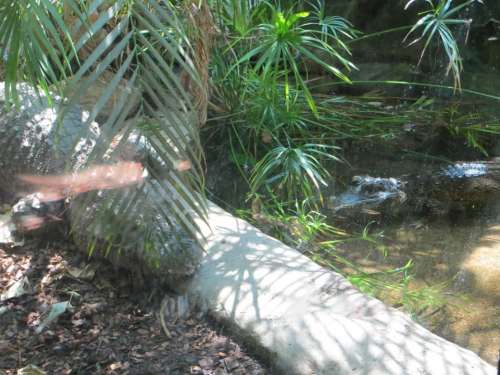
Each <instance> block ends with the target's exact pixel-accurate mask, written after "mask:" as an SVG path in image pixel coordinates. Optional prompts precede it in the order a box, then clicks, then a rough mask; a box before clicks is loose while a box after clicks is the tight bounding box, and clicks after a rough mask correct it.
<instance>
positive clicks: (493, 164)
mask: <svg viewBox="0 0 500 375" xmlns="http://www.w3.org/2000/svg"><path fill="white" fill-rule="evenodd" d="M499 197H500V159H497V158H495V159H492V160H489V161H470V162H464V161H459V162H455V163H452V164H449V165H446V166H444V167H440V168H437V169H435V170H431V171H428V172H426V173H420V174H414V175H406V176H401V177H390V178H383V177H372V176H354V177H353V179H352V183H351V185H350V186H349V187H348V188H347V189H346V190H345V191H344V192H342V193H341V194H338V195H336V196H333V197H331V198H330V200H329V203H328V208H329V209H330V210H331V211H332V212H333V215H334V216H336V217H339V218H342V217H343V218H345V217H349V218H351V219H352V218H358V219H359V218H363V219H366V218H367V217H370V216H372V217H373V216H375V217H391V218H394V217H400V216H403V215H408V214H414V215H429V216H433V217H437V216H443V215H448V214H451V213H456V212H471V211H470V210H471V209H472V210H474V209H480V208H484V207H485V206H487V205H490V203H492V202H494V201H495V200H497V199H498V198H499ZM490 206H491V205H490Z"/></svg>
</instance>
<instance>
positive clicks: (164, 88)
mask: <svg viewBox="0 0 500 375" xmlns="http://www.w3.org/2000/svg"><path fill="white" fill-rule="evenodd" d="M52 3H53V2H52V1H51V0H21V1H15V0H12V1H6V2H2V4H1V5H0V31H3V32H2V33H1V34H0V46H3V50H2V52H3V53H5V54H6V55H7V56H8V59H7V64H6V68H7V69H6V70H7V84H8V85H9V86H8V87H10V93H11V94H12V95H13V96H15V83H16V81H17V80H19V79H20V78H26V79H27V80H28V81H29V82H31V83H32V84H33V85H35V86H37V87H40V86H41V87H42V88H44V89H45V90H46V91H47V92H48V91H49V90H48V88H49V87H50V86H51V85H53V84H57V83H60V82H64V94H65V95H64V96H65V97H66V98H67V100H66V101H65V102H64V103H63V105H62V106H61V108H60V111H59V113H60V116H61V118H62V117H64V115H65V113H66V112H67V109H68V108H70V107H71V106H73V105H74V104H78V103H80V102H81V100H82V98H85V97H86V96H87V95H89V93H90V92H91V91H92V90H93V89H94V88H95V87H96V86H97V83H98V82H99V81H102V80H105V81H106V82H107V84H106V86H105V88H104V89H103V90H102V91H101V92H99V93H98V95H97V97H96V99H95V103H94V105H93V107H92V108H91V109H90V111H89V112H90V116H89V118H88V119H87V124H90V123H91V122H92V121H94V120H95V119H97V118H101V119H104V120H103V121H102V124H101V134H100V137H99V142H98V144H97V146H96V147H94V148H93V150H92V153H91V154H90V156H89V158H88V160H87V164H88V165H90V164H95V163H102V162H105V160H107V159H109V158H111V159H113V158H116V157H117V155H119V153H120V151H121V150H122V149H124V148H125V147H126V145H127V144H130V142H131V140H130V139H131V138H130V136H131V135H134V134H135V138H134V139H136V140H137V142H139V143H138V145H139V147H140V148H143V150H142V151H145V152H147V153H150V154H151V155H153V156H152V157H151V158H150V159H149V160H148V161H147V162H146V165H145V168H146V171H147V173H148V175H149V177H148V178H146V179H145V182H144V186H142V187H138V188H129V189H122V190H121V191H119V192H115V193H106V194H104V198H102V197H101V198H97V197H96V195H93V194H88V196H87V197H85V199H84V200H83V202H82V204H80V205H78V206H79V207H83V208H86V207H90V206H92V204H95V203H96V202H98V205H99V212H102V213H103V214H102V215H111V216H113V217H114V218H115V219H114V225H110V229H109V231H108V232H107V233H105V234H104V235H103V234H102V233H101V235H102V236H104V237H105V238H106V239H107V240H108V242H110V243H111V244H114V245H118V247H119V245H123V244H124V243H126V241H127V238H128V236H127V233H124V232H128V231H130V226H131V225H132V224H130V223H136V222H137V220H136V217H137V215H140V217H141V220H142V223H141V225H146V226H147V225H151V228H153V227H155V225H156V227H158V226H157V222H158V220H161V221H162V222H164V223H167V224H168V225H169V226H170V227H171V228H174V229H175V227H177V226H180V227H181V228H182V230H183V232H184V233H187V234H188V235H190V236H192V237H199V235H200V230H199V228H198V227H197V226H196V224H195V221H196V220H195V217H202V218H204V217H205V214H206V212H205V201H204V197H203V195H202V192H203V179H202V177H201V176H202V165H201V163H202V155H201V146H200V140H199V137H198V131H197V129H196V125H195V124H196V123H195V122H194V121H193V119H194V118H195V117H196V116H194V115H193V106H192V104H191V100H190V96H189V95H188V93H187V92H186V90H185V89H184V88H183V87H182V85H181V83H180V81H179V78H178V77H179V72H180V71H181V70H184V71H185V72H186V73H187V74H188V75H189V76H190V77H191V80H192V81H193V82H195V83H196V82H197V75H196V70H195V68H194V64H193V63H192V61H191V59H190V56H193V55H194V53H193V51H192V49H191V47H190V44H189V40H188V39H187V37H186V32H185V31H184V30H183V28H182V23H181V21H180V20H179V19H178V18H177V15H176V14H177V11H176V9H175V8H174V7H173V5H172V4H171V3H170V2H169V1H166V0H161V1H158V0H146V1H132V0H127V1H120V0H118V1H112V2H110V1H108V0H94V1H93V2H92V3H91V4H90V5H89V6H88V7H87V9H85V8H84V7H81V4H80V3H79V2H78V1H75V0H69V1H68V4H65V5H68V7H69V10H70V12H72V14H73V15H74V16H76V18H77V22H76V23H75V24H74V25H73V27H71V28H70V27H69V26H68V25H66V24H65V23H64V22H63V21H62V18H61V17H62V16H61V11H60V9H57V8H56V7H55V6H54V5H53V4H52ZM65 3H66V2H65ZM67 9H68V8H67ZM97 11H99V12H98V13H97V14H99V16H98V17H96V12H97ZM33 19H36V20H37V21H38V22H33ZM12 20H14V21H12ZM29 23H31V25H29V27H26V28H25V29H23V30H21V29H22V27H24V26H26V25H27V24H29ZM102 35H105V37H104V38H103V37H102ZM72 36H73V37H74V36H77V38H78V40H77V41H74V40H72ZM50 47H51V48H52V50H51V49H50ZM86 48H87V49H88V50H91V51H92V52H91V53H90V54H89V55H88V56H85V57H84V58H83V59H82V58H81V56H80V53H79V52H80V51H82V50H83V49H86ZM44 51H48V52H47V53H46V56H45V58H43V56H42V55H43V52H44ZM74 66H76V69H72V67H74ZM20 75H22V76H20ZM122 87H125V89H124V90H122V91H121V92H119V95H117V91H120V90H121V89H122ZM117 96H118V99H117V100H113V98H116V97H117ZM110 103H112V104H113V105H112V108H111V110H107V111H106V113H103V112H104V109H105V108H106V107H109V104H110ZM61 123H62V122H61ZM144 124H147V125H148V127H147V128H146V127H143V128H141V127H140V125H144ZM117 139H119V142H118V144H116V140H117ZM182 160H185V161H187V160H189V161H190V164H191V165H192V168H191V169H190V170H189V171H180V170H177V169H176V163H178V162H179V161H182ZM152 196H154V199H156V201H154V202H152V201H151V199H153V198H152ZM96 199H97V201H96ZM127 202H128V204H127ZM75 207H76V206H75ZM73 217H74V218H78V215H73ZM103 217H104V216H99V215H98V216H97V217H96V218H95V220H94V222H93V223H91V224H89V223H87V222H85V220H86V219H87V217H86V216H85V215H84V214H82V215H81V218H82V225H85V226H87V227H89V228H90V230H91V229H92V228H97V227H98V226H99V225H102V220H103ZM120 223H121V224H120ZM123 223H129V224H128V225H123ZM77 226H78V225H77ZM117 227H119V229H117ZM144 233H145V232H144ZM171 234H172V233H153V234H151V236H149V235H148V236H147V237H149V238H143V239H142V240H143V241H149V240H151V238H152V237H155V238H156V240H157V241H158V243H157V244H164V245H165V249H157V251H158V252H159V253H164V252H165V251H171V250H169V249H168V248H167V247H168V241H160V239H161V238H163V237H166V236H170V235H171ZM145 243H146V242H144V243H143V246H142V248H143V249H144V248H146V247H147V246H146V244H145Z"/></svg>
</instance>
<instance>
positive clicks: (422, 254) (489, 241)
mask: <svg viewBox="0 0 500 375" xmlns="http://www.w3.org/2000/svg"><path fill="white" fill-rule="evenodd" d="M382 243H383V244H384V245H385V246H386V247H387V250H388V255H387V257H384V255H383V254H382V253H381V252H380V251H377V250H376V249H374V248H371V249H370V248H369V247H368V248H367V246H368V245H367V243H366V242H365V241H359V242H348V243H345V244H343V245H342V246H341V247H340V249H339V251H340V252H341V254H342V255H343V256H345V257H347V258H348V259H350V260H355V261H356V262H357V263H358V264H361V265H362V266H363V268H364V269H365V270H367V271H370V272H372V271H382V270H387V269H390V268H394V267H402V266H404V264H406V262H407V261H408V260H410V259H413V260H414V267H413V273H414V278H413V281H412V286H413V287H420V286H433V285H438V284H440V283H444V284H445V285H446V286H445V287H444V290H443V293H444V295H445V296H446V299H445V300H446V304H445V306H444V307H443V308H440V309H437V310H436V311H432V312H431V313H425V314H422V315H419V316H417V317H416V319H418V320H419V321H420V322H421V323H422V324H423V325H424V326H426V327H427V328H429V329H430V330H432V331H433V332H435V333H436V334H438V335H440V336H442V337H445V338H447V339H449V340H451V341H454V342H456V343H458V344H459V345H462V346H464V347H467V348H469V349H471V350H473V351H475V352H476V353H478V354H479V355H481V356H482V357H483V358H484V359H485V360H487V361H489V362H491V363H496V360H497V355H498V351H499V349H500V220H494V221H493V220H491V219H490V220H486V219H482V220H479V219H477V220H474V221H472V220H471V221H469V222H467V223H461V224H451V223H449V222H448V221H444V220H443V221H435V222H429V223H423V222H417V223H411V224H401V225H398V226H392V227H386V228H384V236H383V239H382ZM381 298H382V299H386V301H390V298H389V297H385V298H384V297H381Z"/></svg>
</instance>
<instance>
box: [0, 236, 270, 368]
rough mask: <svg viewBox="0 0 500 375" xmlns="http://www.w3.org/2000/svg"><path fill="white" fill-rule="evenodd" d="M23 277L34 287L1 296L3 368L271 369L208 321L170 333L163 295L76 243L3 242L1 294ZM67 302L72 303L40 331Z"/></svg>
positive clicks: (180, 325) (177, 325)
mask: <svg viewBox="0 0 500 375" xmlns="http://www.w3.org/2000/svg"><path fill="white" fill-rule="evenodd" d="M85 266H87V268H84V267H85ZM82 270H83V271H85V272H83V273H82V272H81V271H82ZM78 272H80V273H81V274H78ZM23 277H27V278H28V280H29V285H30V288H29V289H30V290H29V292H28V293H27V294H24V295H22V296H20V297H15V298H10V299H6V300H3V301H0V374H9V375H10V374H16V373H17V371H18V370H19V369H21V368H24V367H26V366H28V365H35V366H37V367H38V368H40V369H41V370H43V371H45V373H47V374H130V375H131V374H215V375H224V374H231V375H236V374H238V375H243V374H248V375H257V374H259V375H260V374H268V373H269V371H268V370H266V369H265V368H264V367H263V366H262V365H261V364H259V363H258V362H257V361H256V360H255V359H253V358H251V357H249V356H248V355H247V354H245V352H244V351H243V349H242V348H241V347H240V346H239V345H238V344H237V343H236V342H235V341H233V339H231V338H230V337H227V336H225V335H224V334H223V333H222V329H221V328H217V326H216V325H214V324H212V323H210V322H208V321H207V320H199V319H187V320H183V321H173V320H172V321H167V322H166V325H167V326H168V329H169V330H170V332H171V334H172V338H171V339H169V338H167V336H166V335H165V333H164V331H163V329H162V327H161V323H160V320H159V318H158V310H159V303H158V302H156V303H155V302H149V303H146V302H145V301H147V296H146V297H145V296H140V297H141V298H137V293H134V292H132V291H131V287H130V282H129V281H128V280H127V278H126V277H124V276H123V275H119V274H117V273H116V272H114V271H113V270H112V269H111V268H109V266H106V265H104V264H103V263H102V262H101V263H95V262H94V263H89V262H88V261H87V260H86V258H85V257H82V256H81V255H79V254H78V253H77V252H76V251H75V250H72V245H70V244H67V243H60V242H55V243H49V244H42V245H40V244H39V243H38V244H37V243H31V244H27V245H24V246H23V247H17V248H0V295H1V294H2V293H4V292H5V291H6V290H7V289H8V288H9V287H10V286H11V285H12V284H13V283H14V282H15V281H18V280H20V279H22V278H23ZM64 301H70V303H71V305H72V306H73V308H72V309H71V310H67V311H65V312H64V313H63V314H62V315H60V316H59V317H58V319H56V320H54V321H53V322H52V323H51V324H49V325H48V326H47V327H46V328H45V329H44V330H43V331H42V332H41V333H40V334H37V333H36V329H37V327H39V326H40V324H41V323H42V322H44V320H45V319H46V317H47V316H48V315H49V311H50V308H51V306H52V304H54V303H57V302H64Z"/></svg>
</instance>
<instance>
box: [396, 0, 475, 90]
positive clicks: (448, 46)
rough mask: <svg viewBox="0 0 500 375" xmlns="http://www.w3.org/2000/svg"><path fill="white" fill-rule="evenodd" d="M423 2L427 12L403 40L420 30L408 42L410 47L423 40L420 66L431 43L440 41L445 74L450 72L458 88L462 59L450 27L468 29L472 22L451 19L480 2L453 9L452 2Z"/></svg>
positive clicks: (466, 3)
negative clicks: (445, 59) (426, 5)
mask: <svg viewBox="0 0 500 375" xmlns="http://www.w3.org/2000/svg"><path fill="white" fill-rule="evenodd" d="M414 2H415V0H410V1H408V3H407V4H406V7H405V9H407V8H408V7H410V6H411V5H412V4H413V3H414ZM425 2H426V3H427V4H428V5H429V10H427V11H425V12H423V15H422V17H421V18H420V19H419V20H418V21H417V23H416V24H415V25H414V26H413V27H412V28H411V30H410V31H409V32H408V34H407V35H406V37H405V39H404V40H407V39H408V38H409V36H410V35H412V34H413V33H415V31H416V30H418V29H422V34H421V35H420V36H419V37H418V38H416V39H414V40H413V41H412V42H410V45H412V44H415V43H417V42H420V41H421V40H425V42H424V46H423V48H422V52H421V54H420V60H419V64H420V62H421V61H422V58H423V56H424V54H425V52H426V51H427V49H428V47H429V46H430V44H431V42H432V41H433V40H434V39H435V38H437V39H438V40H439V41H440V43H441V46H442V47H443V48H444V51H445V53H446V56H447V57H448V67H447V70H446V74H448V73H449V72H450V71H451V72H452V74H453V79H454V84H455V87H457V88H460V87H461V85H460V75H461V72H462V70H463V65H462V57H461V56H460V49H459V47H458V43H457V40H456V38H455V36H454V35H453V32H452V31H451V29H450V26H455V25H465V26H466V27H467V28H468V27H469V26H470V23H471V21H472V20H465V19H460V18H452V16H453V15H456V14H457V13H458V12H459V11H460V10H462V9H464V8H465V7H467V6H469V5H471V4H472V3H475V2H480V3H482V1H481V0H467V1H465V2H462V3H461V4H459V5H456V6H454V7H452V4H453V0H438V1H436V0H425Z"/></svg>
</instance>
